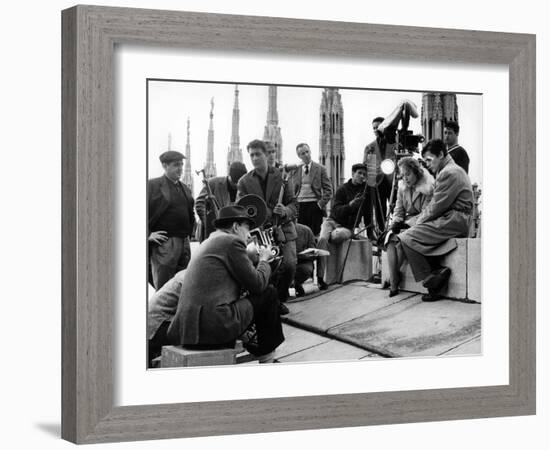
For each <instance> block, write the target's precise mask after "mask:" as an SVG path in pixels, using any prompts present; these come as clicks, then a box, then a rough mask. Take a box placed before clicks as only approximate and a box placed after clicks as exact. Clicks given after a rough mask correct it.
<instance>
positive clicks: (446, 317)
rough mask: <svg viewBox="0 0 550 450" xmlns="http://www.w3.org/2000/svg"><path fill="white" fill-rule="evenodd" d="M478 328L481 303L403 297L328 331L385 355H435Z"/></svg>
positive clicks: (466, 338)
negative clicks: (426, 300) (431, 300)
mask: <svg viewBox="0 0 550 450" xmlns="http://www.w3.org/2000/svg"><path fill="white" fill-rule="evenodd" d="M480 332H481V305H480V304H475V303H463V302H458V301H453V300H441V301H438V302H431V303H426V302H422V300H421V296H420V295H416V296H414V297H410V298H407V299H405V300H402V301H400V302H398V303H394V304H392V305H390V306H387V307H385V308H382V309H378V310H376V311H374V312H372V313H370V314H365V315H362V316H360V317H358V318H356V319H354V320H351V321H349V322H347V323H344V324H342V325H338V326H335V327H333V328H330V329H329V330H328V331H327V334H328V335H334V336H335V337H337V338H339V339H343V340H346V341H348V342H353V343H355V344H356V345H360V346H363V347H365V348H368V349H371V350H373V351H376V352H377V353H381V354H383V355H387V356H436V355H440V354H442V353H444V352H446V351H448V350H450V349H452V348H455V347H457V346H459V345H461V344H462V343H465V342H468V341H470V340H471V339H472V338H473V337H475V336H476V335H480Z"/></svg>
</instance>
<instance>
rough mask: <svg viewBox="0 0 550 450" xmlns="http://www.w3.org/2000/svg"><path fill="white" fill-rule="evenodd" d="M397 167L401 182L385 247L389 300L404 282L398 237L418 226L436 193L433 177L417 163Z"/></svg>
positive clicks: (410, 161)
mask: <svg viewBox="0 0 550 450" xmlns="http://www.w3.org/2000/svg"><path fill="white" fill-rule="evenodd" d="M397 166H398V168H399V172H400V174H401V180H400V181H399V184H398V190H397V200H396V203H395V209H394V212H393V217H392V220H391V222H390V225H389V230H390V231H389V233H388V234H389V238H387V242H388V243H387V246H386V252H387V254H388V266H389V274H390V295H389V296H390V297H393V296H395V295H397V294H398V293H399V282H400V281H401V274H400V272H399V269H400V267H401V264H402V263H403V259H404V253H403V250H402V249H401V244H400V242H399V239H398V238H397V234H399V232H400V231H402V230H404V229H406V228H409V227H411V226H413V225H414V224H415V223H416V217H417V216H418V214H420V212H421V211H422V209H423V208H424V207H425V206H426V205H427V204H428V203H429V202H430V200H431V198H432V195H433V190H434V178H433V176H432V175H431V174H430V173H429V172H428V170H426V169H424V168H423V167H422V166H421V165H420V163H419V162H418V161H417V160H416V159H414V158H412V157H406V158H402V159H400V160H399V162H398V163H397Z"/></svg>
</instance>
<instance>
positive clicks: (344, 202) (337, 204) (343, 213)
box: [330, 179, 369, 231]
mask: <svg viewBox="0 0 550 450" xmlns="http://www.w3.org/2000/svg"><path fill="white" fill-rule="evenodd" d="M364 191H365V184H357V185H355V184H353V182H352V181H351V179H349V180H348V181H347V182H346V183H344V184H343V185H342V186H340V187H339V188H338V189H336V194H334V200H333V203H332V211H331V213H330V217H332V218H333V219H334V220H335V221H336V222H338V223H339V224H340V225H342V226H343V227H346V228H348V229H350V230H352V231H353V225H354V222H355V218H356V216H357V211H358V209H359V207H355V208H354V207H352V206H350V205H349V203H350V202H351V201H352V200H353V199H354V198H355V197H356V196H357V195H360V194H362V193H363V192H364ZM368 205H369V202H367V201H364V202H363V211H362V217H363V221H364V222H365V225H368V219H367V216H366V212H367V208H368Z"/></svg>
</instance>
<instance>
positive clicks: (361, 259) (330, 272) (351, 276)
mask: <svg viewBox="0 0 550 450" xmlns="http://www.w3.org/2000/svg"><path fill="white" fill-rule="evenodd" d="M349 242H350V241H349V240H347V241H344V242H343V243H341V244H334V243H332V242H331V243H329V248H328V250H329V252H330V256H327V257H326V258H327V264H326V273H325V282H326V283H327V284H334V283H338V282H339V280H338V277H339V276H340V271H341V270H342V265H343V263H344V258H345V256H346V252H347V250H348V245H349ZM371 277H372V244H371V243H370V241H369V240H368V239H352V241H351V247H350V250H349V255H348V259H347V261H346V266H345V268H344V274H343V276H342V282H343V283H345V282H346V281H352V280H355V281H356V280H362V281H368V280H369V279H370V278H371Z"/></svg>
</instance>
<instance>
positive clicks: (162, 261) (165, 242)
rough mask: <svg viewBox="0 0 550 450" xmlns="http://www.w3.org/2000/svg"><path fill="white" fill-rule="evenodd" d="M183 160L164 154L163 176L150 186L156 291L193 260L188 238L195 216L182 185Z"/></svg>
mask: <svg viewBox="0 0 550 450" xmlns="http://www.w3.org/2000/svg"><path fill="white" fill-rule="evenodd" d="M184 158H185V157H184V156H183V155H182V154H181V153H179V152H176V151H173V150H169V151H167V152H164V153H163V154H162V155H160V158H159V159H160V162H161V163H162V168H163V169H164V175H163V176H161V177H159V178H153V179H151V180H149V182H148V184H147V205H148V208H149V211H148V212H149V218H148V228H149V230H148V233H149V237H148V239H149V261H150V264H151V278H152V284H153V286H154V287H155V289H156V290H159V289H160V288H161V287H162V286H163V285H164V283H166V282H167V281H168V280H169V279H170V278H172V277H173V276H174V275H175V273H176V272H178V271H180V270H183V269H185V268H186V267H187V264H188V263H189V259H190V258H191V247H190V243H189V236H191V234H192V232H193V226H194V224H195V215H194V213H193V203H194V202H193V196H192V195H191V191H190V190H189V188H188V187H187V186H185V185H184V184H183V183H182V182H181V181H180V177H181V174H182V172H183V159H184Z"/></svg>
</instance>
